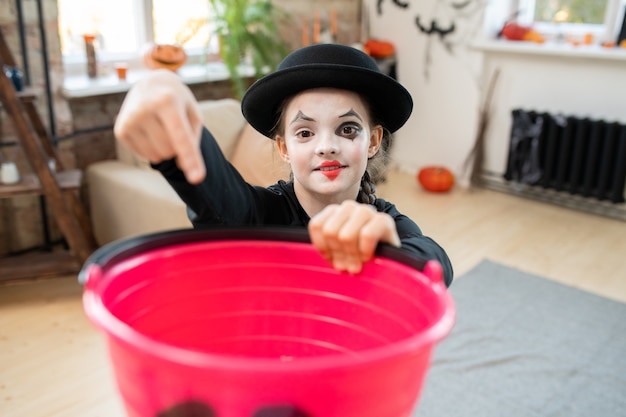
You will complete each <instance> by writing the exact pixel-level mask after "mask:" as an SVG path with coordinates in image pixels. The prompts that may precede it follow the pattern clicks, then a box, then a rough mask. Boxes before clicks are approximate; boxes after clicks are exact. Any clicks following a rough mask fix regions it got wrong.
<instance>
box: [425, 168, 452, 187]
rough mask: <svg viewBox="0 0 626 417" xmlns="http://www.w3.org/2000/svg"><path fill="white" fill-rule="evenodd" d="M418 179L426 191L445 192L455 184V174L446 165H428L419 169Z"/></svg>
mask: <svg viewBox="0 0 626 417" xmlns="http://www.w3.org/2000/svg"><path fill="white" fill-rule="evenodd" d="M417 181H418V182H419V183H420V185H421V186H422V187H424V189H425V190H426V191H431V192H435V193H444V192H448V191H450V190H451V189H452V187H453V186H454V174H453V173H452V171H450V170H449V169H448V168H446V167H442V166H427V167H424V168H422V169H420V170H419V172H418V173H417Z"/></svg>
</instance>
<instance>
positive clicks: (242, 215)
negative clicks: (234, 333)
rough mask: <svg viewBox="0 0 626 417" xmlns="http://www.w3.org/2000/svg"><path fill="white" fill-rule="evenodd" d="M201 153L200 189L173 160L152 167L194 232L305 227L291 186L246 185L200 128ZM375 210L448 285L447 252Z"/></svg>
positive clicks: (388, 207) (399, 219) (379, 204)
mask: <svg viewBox="0 0 626 417" xmlns="http://www.w3.org/2000/svg"><path fill="white" fill-rule="evenodd" d="M200 148H201V151H202V155H203V157H204V161H205V164H206V169H207V174H206V177H205V179H204V181H203V182H202V183H200V184H198V185H192V184H189V183H188V182H187V180H186V179H185V177H184V175H183V173H182V171H181V170H180V169H179V168H178V167H177V166H176V163H175V161H174V160H169V161H165V162H162V163H160V164H156V165H154V168H156V169H158V170H159V171H160V172H161V173H162V174H163V176H164V177H165V179H166V180H167V181H168V182H169V183H170V185H171V186H172V187H173V188H174V190H176V192H177V193H178V195H179V196H180V197H181V198H182V200H183V201H184V202H185V203H186V204H187V210H188V213H189V218H190V219H191V222H192V223H193V225H194V228H196V229H202V228H208V227H211V226H212V225H233V226H239V225H265V226H282V227H298V228H306V226H307V225H308V223H309V220H310V217H309V216H308V214H307V213H306V212H305V211H304V209H303V208H302V206H301V205H300V203H299V202H298V199H297V198H296V194H295V192H294V188H293V182H285V181H279V182H278V183H276V184H274V185H271V186H270V187H267V188H265V187H259V186H251V185H249V184H248V183H246V182H245V181H244V179H243V178H242V177H241V175H239V172H237V170H236V169H235V168H234V167H233V166H232V165H231V164H230V163H229V162H228V161H227V160H226V158H225V157H224V155H223V154H222V151H221V150H220V148H219V146H218V144H217V142H216V141H215V139H214V138H213V136H212V135H211V133H210V132H209V131H208V130H207V129H203V132H202V139H201V142H200ZM374 205H375V206H376V209H377V210H378V211H380V212H384V213H387V214H389V215H390V216H391V217H392V218H393V219H394V220H395V222H396V229H397V231H398V235H399V237H400V241H401V242H402V246H401V248H402V250H404V251H406V252H407V253H410V254H411V255H413V256H415V257H417V258H419V259H422V260H430V259H436V260H437V261H439V263H441V265H442V267H443V271H444V279H445V282H446V285H450V283H451V282H452V276H453V272H452V265H451V263H450V259H449V258H448V255H447V254H446V252H445V251H444V250H443V249H442V248H441V247H440V246H439V245H438V244H437V243H436V242H435V241H433V240H432V239H431V238H429V237H427V236H424V235H423V234H422V231H421V230H420V228H419V226H417V224H415V222H413V221H412V220H411V219H409V218H408V217H407V216H405V215H403V214H401V213H400V212H399V211H398V210H397V209H396V206H395V205H393V204H391V203H389V202H387V201H385V200H383V199H382V198H377V199H376V202H375V203H374Z"/></svg>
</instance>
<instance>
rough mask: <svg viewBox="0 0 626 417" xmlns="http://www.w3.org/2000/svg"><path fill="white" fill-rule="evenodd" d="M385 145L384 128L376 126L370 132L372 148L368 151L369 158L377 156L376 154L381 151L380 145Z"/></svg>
mask: <svg viewBox="0 0 626 417" xmlns="http://www.w3.org/2000/svg"><path fill="white" fill-rule="evenodd" d="M382 143H383V127H382V126H381V125H376V126H374V127H373V128H372V131H371V132H370V146H369V148H368V150H367V157H368V158H371V157H373V156H374V155H376V152H378V150H379V149H380V145H381V144H382Z"/></svg>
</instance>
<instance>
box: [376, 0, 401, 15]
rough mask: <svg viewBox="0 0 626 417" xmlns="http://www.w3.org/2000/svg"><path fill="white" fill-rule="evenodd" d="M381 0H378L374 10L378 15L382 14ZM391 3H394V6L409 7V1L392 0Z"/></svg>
mask: <svg viewBox="0 0 626 417" xmlns="http://www.w3.org/2000/svg"><path fill="white" fill-rule="evenodd" d="M383 1H384V0H378V3H377V4H376V10H377V12H378V14H379V15H381V14H383ZM392 3H393V4H395V5H396V6H398V7H400V8H401V9H406V8H408V7H409V3H408V2H404V1H400V0H392Z"/></svg>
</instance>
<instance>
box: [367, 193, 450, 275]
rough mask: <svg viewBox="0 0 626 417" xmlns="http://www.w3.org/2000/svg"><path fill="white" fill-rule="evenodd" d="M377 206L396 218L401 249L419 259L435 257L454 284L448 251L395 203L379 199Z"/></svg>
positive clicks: (444, 273)
mask: <svg viewBox="0 0 626 417" xmlns="http://www.w3.org/2000/svg"><path fill="white" fill-rule="evenodd" d="M377 207H378V209H379V211H384V212H385V213H387V214H389V215H390V216H391V217H393V219H394V220H395V222H396V229H397V231H398V236H399V237H400V242H401V249H402V250H405V251H407V252H409V253H411V254H413V255H415V256H416V257H417V258H419V259H423V260H431V259H434V260H436V261H438V262H439V263H440V264H441V267H442V268H443V278H444V282H445V284H446V286H448V287H449V286H450V284H452V279H453V276H454V272H453V269H452V263H451V262H450V258H449V257H448V254H447V253H446V251H445V250H444V249H443V248H442V247H441V246H439V244H437V242H435V241H434V240H433V239H431V238H430V237H428V236H424V234H423V233H422V230H421V229H420V228H419V226H418V225H417V224H416V223H415V222H414V221H413V220H411V219H410V218H408V217H407V216H405V215H404V214H401V213H400V212H399V211H398V210H397V208H396V207H395V206H394V205H393V204H391V203H388V202H385V201H384V200H380V199H379V200H378V203H377Z"/></svg>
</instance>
